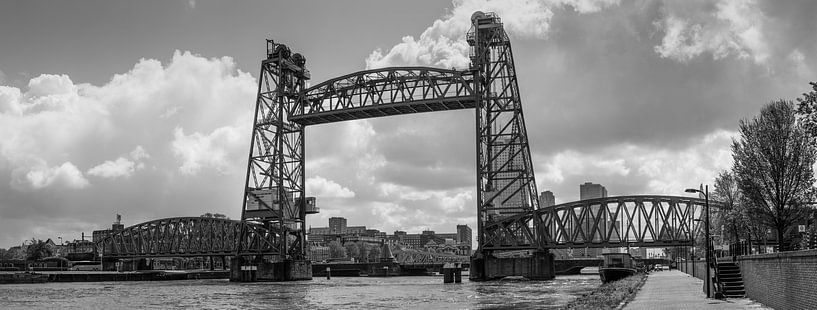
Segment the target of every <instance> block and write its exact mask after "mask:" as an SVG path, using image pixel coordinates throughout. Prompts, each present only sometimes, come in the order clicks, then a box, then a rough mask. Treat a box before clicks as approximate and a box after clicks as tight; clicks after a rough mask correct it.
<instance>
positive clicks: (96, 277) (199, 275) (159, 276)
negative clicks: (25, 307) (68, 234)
mask: <svg viewBox="0 0 817 310" xmlns="http://www.w3.org/2000/svg"><path fill="white" fill-rule="evenodd" d="M21 275H23V274H22V273H11V272H10V273H0V283H3V284H21V283H44V282H108V281H170V280H194V279H227V278H229V276H230V272H229V271H198V270H197V271H186V270H185V271H162V270H156V271H143V272H104V271H103V272H99V271H87V272H81V271H64V272H39V273H35V274H27V275H25V276H21ZM35 280H36V281H35Z"/></svg>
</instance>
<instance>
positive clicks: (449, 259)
mask: <svg viewBox="0 0 817 310" xmlns="http://www.w3.org/2000/svg"><path fill="white" fill-rule="evenodd" d="M392 253H394V260H395V261H396V262H397V263H399V264H401V265H417V264H442V263H467V262H469V261H470V259H471V258H470V257H469V256H462V255H454V254H445V253H433V252H425V251H417V250H411V249H395V250H394V251H393V252H392Z"/></svg>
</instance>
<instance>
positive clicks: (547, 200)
mask: <svg viewBox="0 0 817 310" xmlns="http://www.w3.org/2000/svg"><path fill="white" fill-rule="evenodd" d="M555 205H556V197H555V196H553V192H551V191H544V192H542V193H541V194H539V207H540V208H545V207H552V206H555Z"/></svg>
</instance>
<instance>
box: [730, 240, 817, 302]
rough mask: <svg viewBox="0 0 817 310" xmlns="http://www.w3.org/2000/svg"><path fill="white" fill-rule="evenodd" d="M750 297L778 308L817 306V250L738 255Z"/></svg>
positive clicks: (747, 293)
mask: <svg viewBox="0 0 817 310" xmlns="http://www.w3.org/2000/svg"><path fill="white" fill-rule="evenodd" d="M738 263H739V264H740V271H741V274H742V275H743V283H744V285H745V286H746V295H747V297H749V298H751V299H754V300H757V301H759V302H761V303H763V304H764V305H767V306H769V307H772V308H774V309H778V310H784V309H817V250H804V251H795V252H784V253H773V254H760V255H747V256H740V257H738Z"/></svg>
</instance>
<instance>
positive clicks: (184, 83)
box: [0, 1, 817, 248]
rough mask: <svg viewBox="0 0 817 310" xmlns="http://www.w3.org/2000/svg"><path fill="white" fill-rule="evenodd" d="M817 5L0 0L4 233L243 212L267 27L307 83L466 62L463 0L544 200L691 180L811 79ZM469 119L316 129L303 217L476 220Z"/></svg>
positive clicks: (719, 164)
mask: <svg viewBox="0 0 817 310" xmlns="http://www.w3.org/2000/svg"><path fill="white" fill-rule="evenodd" d="M815 6H817V4H815V3H813V2H805V3H794V2H786V3H779V4H777V3H775V4H774V5H772V4H770V3H769V2H766V1H745V2H719V1H714V2H711V3H708V4H701V3H662V2H649V1H648V2H638V3H629V2H622V3H619V2H618V1H598V2H597V1H588V2H571V1H563V2H559V1H552V2H548V1H541V2H537V1H513V2H512V3H507V2H502V3H501V4H500V2H497V1H454V2H444V1H442V2H441V1H421V2H412V3H405V4H404V3H375V4H372V3H369V2H363V1H352V2H348V3H343V4H337V3H332V2H324V3H323V8H322V10H311V9H310V6H309V4H303V3H274V4H273V3H263V4H257V3H252V4H250V3H219V2H210V1H176V2H161V3H132V2H124V1H122V2H113V1H112V2H108V1H104V2H103V1H99V2H93V1H91V2H83V3H50V2H36V1H34V2H10V3H2V4H0V42H3V44H2V46H3V48H2V52H0V132H2V133H3V135H2V137H0V248H7V247H10V246H13V245H18V244H19V243H20V242H22V241H23V240H27V239H31V238H39V239H43V240H45V239H47V238H52V239H54V238H56V237H58V236H61V237H62V238H63V240H71V239H76V238H78V236H79V235H80V233H81V232H86V234H87V233H90V232H91V231H93V230H98V229H102V228H105V227H106V226H109V225H110V222H111V218H112V217H113V216H114V215H115V214H122V215H123V223H124V224H125V226H130V225H133V224H137V223H141V222H144V221H148V220H152V219H157V218H165V217H174V216H199V215H201V214H204V213H208V212H210V213H222V214H226V215H227V216H229V217H230V218H232V219H238V218H240V212H241V205H240V203H241V199H242V195H241V194H242V191H243V188H242V186H243V183H244V182H243V179H244V177H245V174H246V165H247V163H246V158H247V152H248V145H249V135H250V132H251V129H250V128H251V113H252V108H253V105H254V103H255V98H254V96H255V91H256V87H257V85H256V83H257V78H258V76H257V74H258V65H259V62H260V60H261V59H262V58H263V57H264V52H265V50H264V39H266V38H271V39H274V40H276V41H277V42H282V43H284V44H287V45H289V46H290V47H291V48H292V49H293V50H294V51H298V52H300V53H302V54H303V55H305V56H306V58H307V67H308V68H309V69H310V70H311V72H312V76H313V78H312V80H311V83H312V84H313V85H314V84H317V83H320V82H321V81H323V80H326V79H328V78H332V77H335V76H338V75H342V74H346V73H349V72H354V71H359V70H364V69H367V68H377V67H384V66H399V65H428V66H434V67H443V68H450V67H457V68H463V67H464V66H465V65H467V64H466V63H464V60H465V62H467V46H464V45H462V44H464V43H463V40H462V37H463V36H464V35H465V32H466V31H467V30H468V29H467V27H468V18H469V17H470V15H471V13H473V11H475V10H484V11H496V12H497V13H498V14H499V15H500V16H501V17H502V19H503V21H504V22H505V27H506V29H507V31H508V32H509V34H510V35H511V36H512V38H513V40H514V41H513V44H514V52H515V61H516V64H517V68H518V74H519V84H520V85H519V87H520V91H521V94H520V95H521V100H522V103H523V106H524V108H525V112H526V115H525V117H526V121H527V124H528V129H527V130H528V135H529V140H530V146H531V151H532V153H533V154H532V156H533V164H534V167H535V171H536V173H537V174H536V181H537V185H538V190H539V191H544V190H550V191H552V192H553V193H556V194H557V197H556V201H555V202H556V203H557V204H558V203H564V202H568V201H573V200H578V199H579V197H580V196H579V193H578V192H577V191H576V190H575V185H576V184H581V183H582V182H585V181H587V180H592V181H593V182H598V183H601V184H605V185H606V186H609V187H610V188H613V189H615V194H616V195H626V194H666V195H683V190H684V189H685V188H688V187H696V186H697V185H698V184H701V183H704V184H707V183H708V184H711V182H712V180H713V179H714V177H715V175H716V174H717V173H718V171H720V170H722V169H727V168H729V167H730V166H731V162H732V160H731V150H730V144H731V138H732V137H734V136H735V133H736V130H737V123H738V120H739V119H740V118H743V117H747V116H751V115H755V114H756V113H757V111H758V110H759V108H760V106H762V105H764V104H766V103H768V102H769V101H771V100H774V99H778V98H784V99H789V100H793V99H794V98H796V97H798V96H800V94H801V93H803V92H804V91H806V90H807V89H808V84H807V82H808V81H809V80H813V77H814V76H815V72H817V59H815V56H814V55H817V46H815V45H814V44H813V43H809V42H815V38H817V32H815V31H813V30H814V29H817V21H814V20H813V18H812V16H811V15H810V14H809V13H810V12H814V11H815ZM103 12H104V13H103ZM338 12H346V13H343V14H338ZM372 12H378V13H377V14H373V13H372ZM31 16H39V17H40V18H36V19H33V18H31ZM304 20H308V21H306V22H305V21H304ZM372 24H377V27H372ZM330 28H331V29H332V31H327V29H330ZM361 33H365V34H366V35H360V34H361ZM339 46H340V47H342V48H337V47H339ZM473 122H474V121H473V115H472V114H471V113H469V112H462V111H461V112H447V113H434V114H416V115H411V116H401V117H391V118H381V119H372V120H361V121H355V122H348V123H342V124H333V125H322V126H316V127H315V128H309V130H308V131H307V136H308V137H309V138H308V139H307V151H306V154H307V159H306V166H307V172H306V176H307V182H306V185H307V193H308V195H309V196H316V197H318V200H317V204H318V207H319V208H321V213H319V214H318V215H315V216H309V217H308V218H307V225H310V223H324V222H326V221H327V220H328V218H330V217H334V216H339V215H341V214H343V215H344V216H345V217H347V218H349V219H350V220H351V221H353V222H355V223H358V224H360V225H366V226H375V225H377V226H380V227H381V229H383V230H384V231H394V230H403V231H418V230H421V229H423V228H428V229H431V230H443V227H447V225H453V223H465V224H468V225H469V226H470V227H476V226H477V225H476V220H475V217H476V214H475V213H476V211H475V208H476V203H475V201H474V200H475V189H474V188H475V184H474V182H475V181H474V178H473V174H474V169H475V168H474V167H475V159H474V156H475V154H474V149H475V146H474V141H473V132H472V131H473V127H474V124H473Z"/></svg>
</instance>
